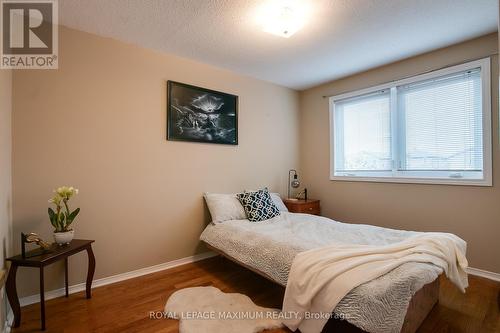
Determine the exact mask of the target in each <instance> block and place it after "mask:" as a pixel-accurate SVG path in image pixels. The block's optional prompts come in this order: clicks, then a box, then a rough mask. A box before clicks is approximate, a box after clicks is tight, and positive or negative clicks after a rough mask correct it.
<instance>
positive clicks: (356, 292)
mask: <svg viewBox="0 0 500 333" xmlns="http://www.w3.org/2000/svg"><path fill="white" fill-rule="evenodd" d="M418 234H420V233H417V232H412V231H402V230H393V229H387V228H380V227H375V226H370V225H360V224H348V223H340V222H336V221H333V220H331V219H328V218H325V217H321V216H312V215H307V214H294V213H282V214H281V216H278V217H276V218H274V219H271V220H268V221H263V222H249V221H248V220H233V221H226V222H224V223H218V224H216V225H214V224H209V225H208V226H207V227H206V229H205V230H204V231H203V233H202V235H201V236H200V239H201V240H202V241H204V242H206V243H208V244H210V245H211V246H213V247H215V248H217V249H220V250H221V251H223V252H225V253H226V254H228V255H229V256H231V257H233V258H235V259H237V260H238V261H240V262H241V263H243V264H245V265H248V266H249V267H253V268H255V269H257V270H259V271H261V272H263V273H264V274H266V275H268V276H269V277H270V278H271V279H273V280H274V281H276V282H277V283H279V284H281V285H282V286H286V284H287V280H288V274H289V272H290V268H291V266H292V262H293V260H294V258H295V256H296V255H297V254H298V253H300V252H304V251H307V250H311V249H315V248H321V247H325V246H328V245H334V244H337V245H340V244H360V245H378V246H379V245H388V244H394V243H397V242H401V241H403V240H405V239H408V238H409V237H411V236H414V235H418ZM441 272H442V269H441V268H439V267H437V266H434V265H430V264H424V263H407V264H403V265H401V266H400V267H398V268H395V269H394V270H392V271H390V272H389V273H387V274H385V275H383V276H381V277H379V278H377V279H374V280H372V281H370V282H367V283H364V284H362V285H360V286H358V287H356V288H354V289H353V290H351V291H350V292H349V293H348V294H347V295H346V296H345V297H344V298H343V299H342V300H341V301H340V303H338V304H337V306H336V307H335V310H334V313H335V314H336V315H337V316H340V317H343V318H346V320H347V321H349V322H350V323H351V324H353V325H355V326H357V327H359V328H361V329H363V330H365V331H367V332H383V333H392V332H399V331H400V330H401V327H402V325H403V321H404V317H405V315H406V309H407V308H408V304H409V302H410V299H411V297H412V296H413V295H414V294H415V292H417V291H418V290H419V289H420V288H422V287H423V286H424V285H425V284H427V283H430V282H432V281H434V280H435V279H436V278H437V277H438V275H439V274H440V273H441Z"/></svg>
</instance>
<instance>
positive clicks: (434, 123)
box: [397, 68, 483, 171]
mask: <svg viewBox="0 0 500 333" xmlns="http://www.w3.org/2000/svg"><path fill="white" fill-rule="evenodd" d="M480 73H481V72H480V69H479V68H477V69H473V70H468V71H464V72H461V73H456V74H451V75H447V76H443V77H439V78H436V79H431V80H426V81H422V82H416V83H412V84H409V85H405V86H401V87H398V89H397V95H398V107H399V112H400V115H401V119H402V123H403V124H402V126H403V128H402V129H401V131H402V133H401V134H402V136H403V138H402V139H403V140H404V147H403V149H404V151H403V153H404V156H403V159H402V160H401V162H402V163H401V166H400V168H401V169H402V170H443V171H453V170H454V171H464V170H476V171H478V170H482V168H483V165H482V164H483V143H482V138H483V127H482V107H481V105H482V101H481V75H480Z"/></svg>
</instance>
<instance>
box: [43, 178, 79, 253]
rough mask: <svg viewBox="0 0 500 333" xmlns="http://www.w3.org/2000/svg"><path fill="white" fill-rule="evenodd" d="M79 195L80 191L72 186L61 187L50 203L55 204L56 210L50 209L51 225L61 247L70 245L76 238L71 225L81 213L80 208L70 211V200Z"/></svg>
mask: <svg viewBox="0 0 500 333" xmlns="http://www.w3.org/2000/svg"><path fill="white" fill-rule="evenodd" d="M77 194H78V189H76V188H74V187H72V186H61V187H59V188H58V189H56V190H54V196H53V197H52V198H51V199H50V200H49V203H51V204H54V206H55V210H54V209H52V208H50V207H49V209H48V211H49V218H50V223H51V224H52V226H53V227H54V240H55V241H56V243H57V244H59V245H64V244H69V243H70V242H71V241H72V240H73V237H74V236H75V231H74V230H73V228H72V227H71V224H72V223H73V221H74V220H75V218H76V216H77V215H78V213H79V212H80V208H77V209H75V210H73V211H71V210H70V209H69V203H68V202H69V200H70V199H71V197H73V196H74V195H77Z"/></svg>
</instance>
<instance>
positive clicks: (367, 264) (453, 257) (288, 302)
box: [283, 233, 468, 333]
mask: <svg viewBox="0 0 500 333" xmlns="http://www.w3.org/2000/svg"><path fill="white" fill-rule="evenodd" d="M465 251H466V243H465V241H464V240H462V239H461V238H459V237H457V236H455V235H453V234H446V233H426V234H421V235H416V236H413V237H411V238H409V239H407V240H404V241H402V242H399V243H395V244H390V245H384V246H373V245H335V244H334V245H329V246H325V247H322V248H319V249H313V250H309V251H305V252H302V253H299V254H298V255H297V256H296V257H295V259H294V261H293V263H292V268H291V271H290V274H289V277H288V284H287V287H286V291H285V299H284V301H283V311H284V312H285V313H298V314H300V315H299V317H291V318H288V319H286V320H285V321H284V324H285V325H286V326H288V328H290V329H291V330H292V331H295V330H296V329H300V331H301V332H302V333H320V332H321V331H322V330H323V327H324V326H325V324H326V322H327V321H328V317H327V315H328V314H329V313H331V312H332V311H333V309H334V308H335V306H336V305H337V304H338V303H339V302H340V300H341V299H342V298H343V297H344V296H345V295H347V293H349V291H351V290H352V289H354V288H355V287H357V286H359V285H360V284H363V283H366V282H369V281H371V280H373V279H376V278H378V277H379V276H381V275H384V274H386V273H388V272H390V271H392V270H393V269H394V268H396V267H399V266H401V265H402V264H404V263H408V262H421V263H432V264H433V265H435V266H438V267H441V268H442V269H443V270H444V272H445V273H446V276H447V277H448V278H449V279H450V280H451V281H452V282H453V283H455V285H456V286H457V287H458V288H459V289H460V290H461V291H462V292H465V288H466V287H467V285H468V283H467V273H466V272H465V269H466V268H467V259H466V258H465ZM306 312H309V313H318V314H325V315H326V316H320V317H319V318H313V319H309V318H307V317H305V313H306Z"/></svg>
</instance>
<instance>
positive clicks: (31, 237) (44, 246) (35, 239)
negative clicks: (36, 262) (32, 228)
mask: <svg viewBox="0 0 500 333" xmlns="http://www.w3.org/2000/svg"><path fill="white" fill-rule="evenodd" d="M30 243H35V244H36V245H39V246H40V248H38V249H36V250H33V251H30V252H28V253H26V244H30ZM51 247H52V245H51V244H49V243H47V242H45V241H44V240H43V239H41V238H40V236H38V235H37V234H35V233H34V232H30V233H29V234H24V233H22V232H21V256H22V257H23V259H26V258H30V257H36V256H39V255H41V254H45V253H50V252H52V251H51Z"/></svg>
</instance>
